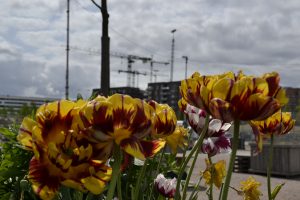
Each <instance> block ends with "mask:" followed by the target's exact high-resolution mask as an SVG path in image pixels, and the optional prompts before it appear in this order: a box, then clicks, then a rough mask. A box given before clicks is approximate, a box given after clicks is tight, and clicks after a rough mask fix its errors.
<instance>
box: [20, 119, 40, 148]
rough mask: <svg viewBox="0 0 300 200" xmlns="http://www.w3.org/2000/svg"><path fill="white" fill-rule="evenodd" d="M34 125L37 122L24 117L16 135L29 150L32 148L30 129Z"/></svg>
mask: <svg viewBox="0 0 300 200" xmlns="http://www.w3.org/2000/svg"><path fill="white" fill-rule="evenodd" d="M36 125H37V123H36V122H35V121H33V120H32V119H30V118H29V117H25V118H24V120H23V122H22V124H21V127H20V130H19V134H18V136H17V139H18V141H19V142H20V143H21V144H22V145H23V146H24V147H25V148H27V149H29V150H32V130H33V127H34V126H36Z"/></svg>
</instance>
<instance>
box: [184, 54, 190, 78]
mask: <svg viewBox="0 0 300 200" xmlns="http://www.w3.org/2000/svg"><path fill="white" fill-rule="evenodd" d="M182 58H183V59H185V76H184V77H185V79H187V64H188V60H189V58H188V57H187V56H182Z"/></svg>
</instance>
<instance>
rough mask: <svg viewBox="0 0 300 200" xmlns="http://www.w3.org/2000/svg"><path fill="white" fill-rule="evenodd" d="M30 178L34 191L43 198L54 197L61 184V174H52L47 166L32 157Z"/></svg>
mask: <svg viewBox="0 0 300 200" xmlns="http://www.w3.org/2000/svg"><path fill="white" fill-rule="evenodd" d="M28 178H29V180H30V181H31V183H32V189H33V191H34V192H35V193H36V194H37V195H38V196H39V197H40V198H41V199H43V200H48V199H52V198H53V197H54V196H55V195H56V193H57V191H58V188H59V186H60V178H61V177H59V176H51V175H50V173H49V171H48V168H47V166H45V165H44V164H42V163H40V162H39V161H38V160H37V159H35V158H32V160H31V161H30V166H29V176H28Z"/></svg>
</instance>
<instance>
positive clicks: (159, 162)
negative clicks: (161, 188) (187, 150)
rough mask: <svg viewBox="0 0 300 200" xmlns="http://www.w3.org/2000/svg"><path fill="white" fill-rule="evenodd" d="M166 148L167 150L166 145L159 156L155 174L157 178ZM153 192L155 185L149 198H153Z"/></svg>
mask: <svg viewBox="0 0 300 200" xmlns="http://www.w3.org/2000/svg"><path fill="white" fill-rule="evenodd" d="M165 150H166V146H164V148H163V150H162V152H161V154H160V157H159V160H158V164H157V168H156V170H155V174H154V176H155V178H156V176H157V174H158V172H159V168H160V165H161V161H162V159H163V157H164V154H165ZM152 194H153V187H151V188H150V197H149V199H151V198H152Z"/></svg>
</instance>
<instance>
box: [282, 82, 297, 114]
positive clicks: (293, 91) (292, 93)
mask: <svg viewBox="0 0 300 200" xmlns="http://www.w3.org/2000/svg"><path fill="white" fill-rule="evenodd" d="M285 91H286V96H287V97H288V98H289V102H288V103H287V105H286V106H285V110H286V111H289V112H292V116H293V117H294V118H295V117H296V115H297V106H300V88H292V87H286V88H285Z"/></svg>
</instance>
